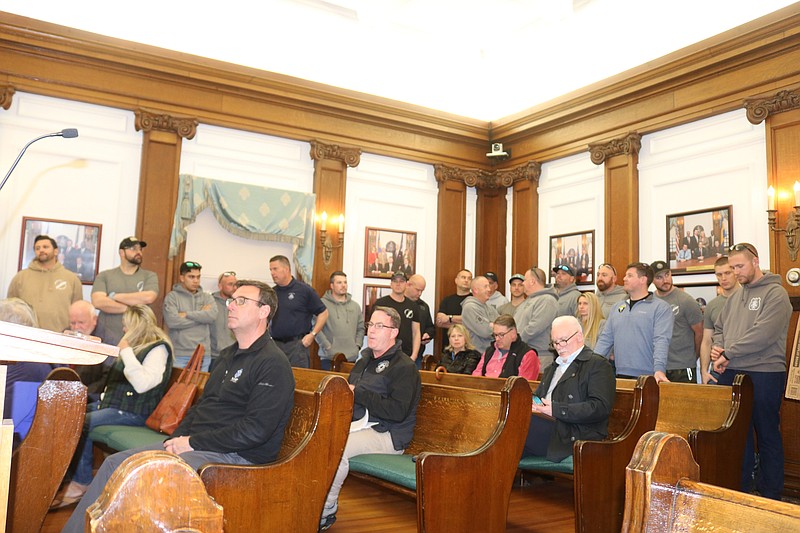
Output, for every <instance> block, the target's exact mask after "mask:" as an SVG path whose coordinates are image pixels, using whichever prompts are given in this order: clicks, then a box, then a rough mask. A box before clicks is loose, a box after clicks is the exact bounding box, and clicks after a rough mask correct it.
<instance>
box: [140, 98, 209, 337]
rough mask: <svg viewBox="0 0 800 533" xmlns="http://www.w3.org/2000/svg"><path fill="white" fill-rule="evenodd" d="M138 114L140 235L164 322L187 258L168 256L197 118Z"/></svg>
mask: <svg viewBox="0 0 800 533" xmlns="http://www.w3.org/2000/svg"><path fill="white" fill-rule="evenodd" d="M135 113H136V130H137V131H139V130H141V131H142V132H144V139H143V141H142V166H141V175H140V177H139V207H138V210H137V216H136V236H137V237H139V238H140V239H141V240H143V241H145V242H146V243H147V249H146V251H145V253H144V261H143V262H142V267H144V268H146V269H148V270H152V271H154V272H155V273H156V274H158V288H159V294H158V299H157V300H156V301H155V302H154V303H153V304H152V305H151V306H150V307H152V308H153V312H154V313H155V314H156V316H157V317H158V320H159V322H161V310H162V307H163V305H162V303H163V300H164V295H165V294H166V293H167V292H168V291H169V290H170V289H171V288H172V285H173V283H174V280H175V279H177V276H176V272H175V271H176V267H175V265H179V264H180V263H181V262H182V261H183V253H182V252H181V253H180V254H179V255H178V256H176V257H175V258H173V259H172V260H170V259H168V258H167V253H168V251H169V241H170V234H171V232H172V221H173V215H174V214H175V205H176V202H177V199H178V186H179V184H180V183H179V179H178V173H179V169H180V162H181V140H182V139H184V138H186V139H192V138H194V136H195V133H196V132H197V120H196V119H193V118H185V117H175V116H172V115H167V114H158V113H154V112H151V111H145V110H141V109H139V110H137V111H136V112H135ZM181 250H183V248H181Z"/></svg>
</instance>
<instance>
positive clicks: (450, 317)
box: [447, 315, 453, 324]
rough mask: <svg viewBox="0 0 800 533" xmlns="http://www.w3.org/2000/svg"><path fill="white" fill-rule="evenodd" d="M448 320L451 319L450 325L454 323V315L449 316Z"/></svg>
mask: <svg viewBox="0 0 800 533" xmlns="http://www.w3.org/2000/svg"><path fill="white" fill-rule="evenodd" d="M447 318H448V319H450V323H451V324H452V323H453V315H447Z"/></svg>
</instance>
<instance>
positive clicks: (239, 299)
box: [225, 296, 266, 307]
mask: <svg viewBox="0 0 800 533" xmlns="http://www.w3.org/2000/svg"><path fill="white" fill-rule="evenodd" d="M248 301H250V302H255V303H256V305H257V306H259V307H261V306H262V305H266V304H265V303H264V302H261V301H259V300H254V299H252V298H248V297H247V296H237V297H236V298H228V299H227V300H225V305H228V306H230V305H231V304H232V303H233V302H236V305H237V306H239V307H241V306H243V305H244V304H246V303H247V302H248Z"/></svg>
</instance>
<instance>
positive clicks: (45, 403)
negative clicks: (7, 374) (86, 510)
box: [8, 368, 86, 533]
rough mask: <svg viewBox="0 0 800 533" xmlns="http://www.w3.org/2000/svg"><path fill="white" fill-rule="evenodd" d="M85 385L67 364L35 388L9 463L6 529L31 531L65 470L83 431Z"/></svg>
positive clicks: (37, 525)
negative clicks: (27, 424)
mask: <svg viewBox="0 0 800 533" xmlns="http://www.w3.org/2000/svg"><path fill="white" fill-rule="evenodd" d="M85 415H86V387H85V386H84V385H83V384H82V383H81V381H80V378H79V377H78V374H76V373H75V371H74V370H71V369H69V368H57V369H55V370H53V371H52V372H50V374H49V375H48V376H47V379H45V381H44V382H43V383H42V384H41V385H40V386H39V399H38V401H37V404H36V414H35V415H34V418H33V423H32V424H31V428H30V431H29V432H28V434H27V436H26V437H25V439H24V440H23V441H22V443H21V444H20V446H19V448H17V450H16V451H15V452H14V455H13V457H12V460H11V461H12V463H11V478H10V487H11V490H10V494H9V507H8V509H9V520H8V530H9V531H13V532H14V533H25V532H28V531H30V532H37V531H39V529H41V527H42V524H43V522H44V518H45V516H46V515H47V511H48V509H49V507H50V504H51V503H52V501H53V498H54V497H55V495H56V491H58V487H59V485H60V484H61V481H62V480H63V479H64V474H65V473H66V471H67V467H68V466H69V463H70V461H71V460H72V456H73V454H74V453H75V448H76V447H77V446H78V440H79V439H80V437H81V431H82V430H83V419H84V417H85Z"/></svg>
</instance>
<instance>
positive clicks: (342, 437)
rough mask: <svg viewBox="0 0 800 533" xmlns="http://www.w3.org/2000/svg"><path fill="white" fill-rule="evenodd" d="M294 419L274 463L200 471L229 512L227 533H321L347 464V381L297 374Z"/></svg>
mask: <svg viewBox="0 0 800 533" xmlns="http://www.w3.org/2000/svg"><path fill="white" fill-rule="evenodd" d="M292 370H293V371H294V375H295V380H296V389H295V395H294V407H293V409H292V417H291V419H290V421H289V424H288V425H287V426H286V431H285V433H284V438H283V444H282V445H281V451H280V454H279V456H278V460H277V461H276V462H274V463H270V464H268V465H261V466H236V465H223V464H209V465H205V466H204V467H202V468H201V469H200V477H201V478H202V479H203V483H205V485H206V488H207V489H208V493H209V494H210V495H211V496H212V497H213V498H214V499H215V500H216V501H217V503H219V504H220V505H222V507H223V509H224V510H225V515H224V520H225V531H229V532H238V531H248V532H257V531H264V532H267V531H296V532H309V533H311V532H315V531H317V530H318V528H319V521H320V516H321V515H322V507H323V506H324V504H325V497H326V496H327V494H328V490H329V489H330V485H331V482H332V481H333V476H334V475H335V474H336V469H337V468H338V466H339V462H340V461H341V458H342V452H343V451H344V446H345V443H346V442H347V435H348V432H349V430H350V419H351V417H352V412H353V393H352V391H351V390H350V387H348V385H347V381H346V380H345V379H344V378H342V377H341V376H332V375H330V374H328V373H327V372H322V371H318V370H309V369H302V368H293V369H292Z"/></svg>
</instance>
